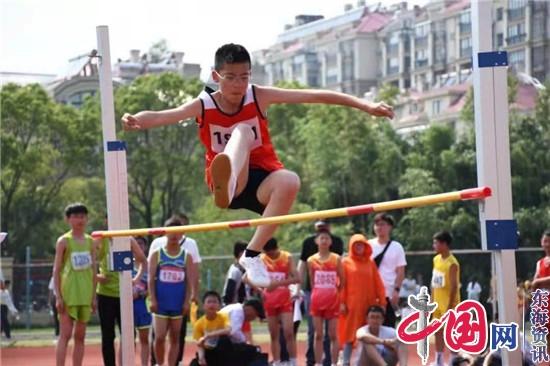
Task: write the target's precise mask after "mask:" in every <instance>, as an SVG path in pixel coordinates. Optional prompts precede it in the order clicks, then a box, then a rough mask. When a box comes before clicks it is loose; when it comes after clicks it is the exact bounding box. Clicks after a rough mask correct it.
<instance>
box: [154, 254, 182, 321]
mask: <svg viewBox="0 0 550 366" xmlns="http://www.w3.org/2000/svg"><path fill="white" fill-rule="evenodd" d="M157 254H158V264H157V273H156V278H155V294H156V298H157V302H158V309H157V310H156V311H155V312H154V314H155V316H159V317H164V318H181V317H182V316H183V313H182V308H183V303H184V299H185V293H186V281H185V261H186V259H187V252H186V251H185V249H183V248H180V252H179V253H178V255H176V256H171V255H170V254H168V253H167V252H166V249H165V248H160V249H159V251H158V252H157Z"/></svg>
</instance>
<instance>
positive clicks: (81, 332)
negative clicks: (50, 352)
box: [53, 203, 96, 366]
mask: <svg viewBox="0 0 550 366" xmlns="http://www.w3.org/2000/svg"><path fill="white" fill-rule="evenodd" d="M65 220H66V221H67V223H68V224H69V225H70V227H71V230H70V231H69V232H67V233H65V234H63V235H62V236H61V237H59V239H57V244H56V248H55V262H54V267H53V277H54V285H55V293H56V304H55V306H56V308H57V312H58V314H59V322H60V334H59V341H58V342H57V349H56V364H57V366H63V365H65V357H66V354H67V344H68V343H69V340H70V339H71V336H72V334H73V329H74V350H73V362H72V364H73V365H75V366H80V365H82V359H83V358H84V338H85V336H86V323H88V321H89V320H90V316H91V314H92V312H94V311H95V307H96V297H95V287H96V280H95V276H94V274H95V273H96V261H95V249H94V245H93V241H92V237H91V236H89V235H88V234H86V232H85V230H86V224H87V223H88V209H87V208H86V206H84V205H83V204H81V203H74V204H70V205H69V206H67V208H65Z"/></svg>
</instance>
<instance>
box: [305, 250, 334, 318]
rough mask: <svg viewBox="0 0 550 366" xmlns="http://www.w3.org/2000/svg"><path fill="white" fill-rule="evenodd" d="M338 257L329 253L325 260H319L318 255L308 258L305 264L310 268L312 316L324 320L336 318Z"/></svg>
mask: <svg viewBox="0 0 550 366" xmlns="http://www.w3.org/2000/svg"><path fill="white" fill-rule="evenodd" d="M339 258H340V256H339V255H338V254H335V253H330V256H329V257H328V258H327V259H324V260H323V259H321V257H320V256H319V253H317V254H314V255H312V256H311V257H309V258H308V260H307V264H308V267H309V268H311V272H310V273H312V276H311V278H312V282H313V284H312V286H311V305H310V313H311V315H312V316H320V317H322V318H324V319H333V318H335V317H338V304H339V297H338V284H339V278H338V260H339Z"/></svg>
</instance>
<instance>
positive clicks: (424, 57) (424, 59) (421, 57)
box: [414, 49, 428, 67]
mask: <svg viewBox="0 0 550 366" xmlns="http://www.w3.org/2000/svg"><path fill="white" fill-rule="evenodd" d="M414 55H415V57H414V58H415V59H416V65H415V66H416V67H424V66H428V51H427V50H426V49H423V50H419V51H416V52H415V54H414Z"/></svg>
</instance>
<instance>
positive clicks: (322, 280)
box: [313, 271, 336, 288]
mask: <svg viewBox="0 0 550 366" xmlns="http://www.w3.org/2000/svg"><path fill="white" fill-rule="evenodd" d="M313 283H314V284H315V287H317V288H335V287H336V272H334V271H315V278H314V282H313Z"/></svg>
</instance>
